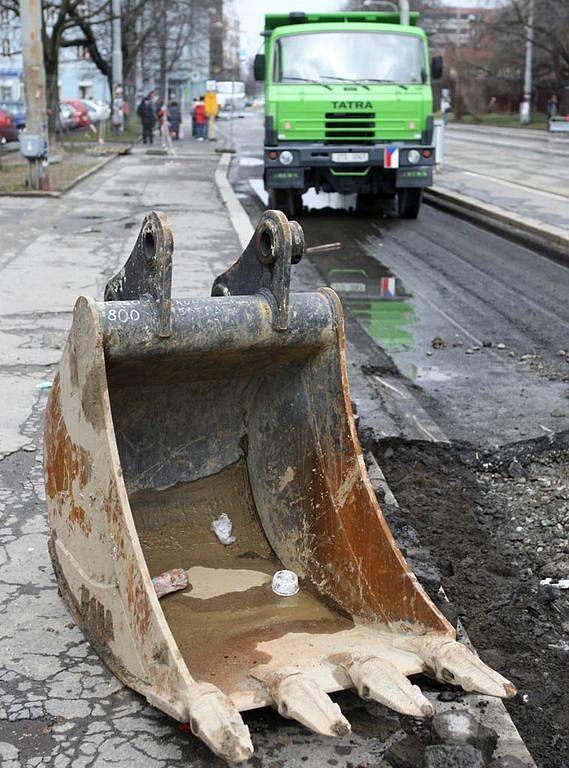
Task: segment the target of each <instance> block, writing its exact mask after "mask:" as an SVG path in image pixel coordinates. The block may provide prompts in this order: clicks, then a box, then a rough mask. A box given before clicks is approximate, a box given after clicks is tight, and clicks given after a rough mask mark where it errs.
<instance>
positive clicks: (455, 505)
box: [373, 433, 569, 768]
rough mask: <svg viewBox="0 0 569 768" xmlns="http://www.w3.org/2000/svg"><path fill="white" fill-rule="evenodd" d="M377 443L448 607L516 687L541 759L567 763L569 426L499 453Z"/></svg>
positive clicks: (406, 532)
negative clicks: (446, 598) (426, 545)
mask: <svg viewBox="0 0 569 768" xmlns="http://www.w3.org/2000/svg"><path fill="white" fill-rule="evenodd" d="M373 451H374V454H375V456H376V458H377V460H378V462H379V464H380V466H381V467H382V468H383V470H384V472H385V475H386V478H387V481H388V483H389V485H390V486H391V489H392V490H393V492H394V494H395V496H396V497H397V499H398V501H399V503H400V505H401V510H400V511H398V512H396V511H394V510H389V517H390V524H392V525H393V526H394V529H395V531H394V532H395V534H396V536H397V537H398V540H399V542H400V544H401V546H402V548H403V550H404V551H405V553H406V555H407V557H408V558H409V559H410V560H411V562H412V564H413V566H414V567H417V565H416V562H415V560H418V565H419V567H418V568H417V572H418V573H417V575H418V576H419V578H420V579H422V580H423V583H424V585H425V587H426V588H427V589H428V590H429V592H430V593H431V595H432V596H433V597H436V593H437V590H438V580H439V579H438V578H437V577H438V576H439V574H438V573H437V571H440V578H441V583H442V586H443V587H444V590H445V592H446V593H447V595H448V597H449V598H450V600H451V605H450V606H448V609H447V611H445V612H446V613H447V614H448V615H449V618H451V620H452V619H453V618H456V617H458V618H460V620H461V621H462V622H463V623H464V625H465V626H466V628H467V631H468V633H469V635H470V638H471V640H472V641H473V643H474V644H475V646H476V648H477V649H478V651H479V653H480V655H481V657H482V658H483V659H484V660H485V661H486V662H487V663H488V664H490V665H491V666H493V667H494V668H495V669H497V670H498V671H500V672H502V673H503V674H504V675H506V676H507V677H508V678H510V679H511V680H512V681H513V682H514V683H515V684H516V686H517V687H518V690H519V695H518V696H517V697H516V698H515V699H514V700H512V701H510V702H508V703H507V706H508V709H509V710H510V713H511V715H512V717H513V719H514V722H515V723H516V725H517V727H518V729H519V730H520V732H521V734H522V736H523V738H524V741H525V742H526V744H527V745H528V748H529V749H530V751H531V753H532V755H533V756H534V758H535V760H536V762H537V764H538V765H539V766H540V768H568V766H569V589H564V588H563V586H564V584H563V582H562V581H561V583H560V580H562V579H569V542H568V538H569V433H560V434H558V435H556V436H551V437H549V438H543V439H538V440H532V441H527V442H523V443H516V444H513V445H509V446H506V447H504V448H501V449H500V450H498V451H495V452H483V451H480V450H477V448H476V447H475V446H471V445H464V444H462V445H456V444H455V445H450V446H449V445H442V444H434V443H417V442H414V443H409V442H405V441H402V440H388V441H382V442H380V443H376V444H375V445H374V446H373ZM422 542H428V544H429V547H430V551H429V550H425V549H424V548H423V547H421V546H420V544H421V543H422ZM546 579H551V582H549V583H545V584H542V583H541V582H543V581H545V580H546Z"/></svg>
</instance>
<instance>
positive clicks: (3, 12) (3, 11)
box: [0, 8, 10, 24]
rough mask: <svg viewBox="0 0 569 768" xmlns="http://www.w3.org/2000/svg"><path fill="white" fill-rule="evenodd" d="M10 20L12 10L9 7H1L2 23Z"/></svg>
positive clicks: (0, 21)
mask: <svg viewBox="0 0 569 768" xmlns="http://www.w3.org/2000/svg"><path fill="white" fill-rule="evenodd" d="M9 21H10V11H9V10H8V9H7V8H0V24H8V22H9Z"/></svg>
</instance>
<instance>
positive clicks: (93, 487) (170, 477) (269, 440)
mask: <svg viewBox="0 0 569 768" xmlns="http://www.w3.org/2000/svg"><path fill="white" fill-rule="evenodd" d="M303 250H304V240H303V233H302V230H301V228H300V226H299V225H298V224H297V223H295V222H289V221H288V220H287V218H286V217H285V216H284V214H282V213H279V212H277V211H268V212H266V213H265V214H264V215H263V216H262V218H261V220H260V222H259V224H258V226H257V228H256V231H255V234H254V236H253V238H252V239H251V242H250V243H249V245H248V246H247V248H246V249H245V251H244V252H243V254H242V256H241V257H240V258H239V259H238V260H237V261H236V262H235V263H234V264H233V266H231V267H230V268H229V269H228V270H227V271H226V272H225V273H224V274H222V275H220V276H219V277H218V278H217V279H216V280H215V282H214V285H213V289H212V295H211V296H210V297H203V298H191V299H174V300H172V299H171V296H170V288H171V275H172V253H173V239H172V234H171V231H170V227H169V225H168V221H167V219H166V216H164V215H163V214H160V213H151V214H149V215H148V216H147V217H146V218H145V220H144V223H143V226H142V229H141V232H140V234H139V236H138V239H137V242H136V244H135V247H134V250H133V251H132V253H131V255H130V257H129V259H128V261H127V262H126V264H125V266H124V268H123V269H122V270H121V271H120V272H119V273H118V274H117V275H116V276H115V277H114V278H113V279H112V280H110V282H109V283H108V285H107V287H106V290H105V296H104V301H95V300H93V299H91V298H86V297H80V298H79V299H78V300H77V303H76V305H75V309H74V315H73V324H72V328H71V331H70V334H69V339H68V341H67V344H66V347H65V350H64V353H63V357H62V360H61V363H60V366H59V371H58V374H57V376H56V378H55V381H54V384H53V387H52V390H51V394H50V398H49V402H48V406H47V413H46V429H45V477H46V496H47V505H48V510H49V519H50V525H51V538H50V551H51V557H52V560H53V565H54V569H55V572H56V574H57V578H58V581H59V586H60V589H61V593H62V595H63V597H64V598H65V600H66V602H67V604H68V606H69V609H70V610H71V612H72V614H73V616H74V618H75V620H76V621H77V623H78V624H79V625H80V627H81V628H82V630H83V632H84V633H85V635H86V636H87V638H88V640H89V641H90V643H91V644H92V645H93V647H94V648H95V650H96V651H97V653H98V654H99V655H100V656H101V658H102V659H103V661H104V662H105V663H106V664H107V665H108V666H109V667H110V669H111V670H112V671H113V672H114V673H115V675H116V676H117V677H118V678H119V679H120V680H122V681H123V682H124V683H125V684H126V685H128V686H129V687H131V688H133V689H134V690H136V691H139V692H140V693H141V694H143V695H144V696H145V697H146V698H147V700H148V701H149V702H150V703H151V704H152V705H154V706H156V707H158V708H159V709H161V710H163V711H164V712H166V713H167V714H168V715H170V716H171V717H173V718H175V719H176V720H178V721H180V722H182V723H189V724H190V726H191V730H192V731H193V733H194V734H195V735H196V736H198V737H199V738H201V739H203V741H204V742H205V743H206V744H207V745H208V746H209V747H210V748H211V749H212V750H213V751H214V752H215V753H217V754H218V755H221V756H222V757H223V758H225V759H226V760H228V761H235V762H238V761H242V760H246V759H247V758H249V757H250V756H251V754H252V752H253V745H252V743H251V738H250V735H249V730H248V728H247V726H246V725H245V724H244V722H243V719H242V717H241V714H240V711H243V710H249V709H252V708H255V707H264V706H273V707H275V708H276V709H277V710H278V711H279V712H280V713H281V715H283V716H284V717H288V718H294V719H296V720H297V721H299V722H300V723H303V724H304V725H305V726H306V727H307V728H310V729H312V730H313V731H316V732H317V733H320V734H326V735H328V736H331V737H342V736H345V735H346V734H348V733H349V731H350V724H349V722H348V720H346V718H345V717H344V716H343V715H342V713H341V711H340V709H339V707H338V705H337V704H336V703H334V702H333V700H332V699H331V698H330V697H329V695H328V694H329V693H330V692H333V691H338V690H341V689H346V688H351V689H354V690H355V691H356V692H357V693H358V694H359V695H360V696H361V697H363V698H364V699H373V700H375V701H378V702H381V703H382V704H384V705H386V706H388V707H391V708H393V709H394V710H397V711H398V712H402V713H406V714H409V715H412V716H413V717H427V716H429V715H430V714H431V713H432V706H431V704H430V703H429V700H428V699H427V698H426V697H425V696H423V694H422V693H421V691H420V689H419V688H418V687H417V686H416V685H413V684H412V683H411V682H410V681H409V679H408V677H409V675H412V674H415V673H420V672H423V673H427V674H429V675H431V676H432V677H434V678H437V679H438V680H441V681H444V682H445V683H454V684H456V685H458V686H462V687H463V688H464V689H465V690H467V691H478V692H482V693H485V694H489V695H492V696H503V697H507V696H511V695H513V694H514V693H515V690H514V687H513V686H512V684H511V683H510V682H508V681H507V680H506V679H504V678H503V677H501V676H500V675H499V674H498V673H496V672H494V671H493V670H491V669H490V668H489V667H487V666H486V665H485V664H483V663H482V661H480V659H479V658H478V657H477V656H476V655H475V654H474V653H472V652H471V651H469V650H468V649H467V648H466V647H465V646H464V645H461V644H460V643H458V642H456V641H455V633H454V630H453V628H452V626H451V625H450V624H449V623H448V622H447V621H446V619H445V618H444V617H443V615H442V614H441V613H440V612H439V611H438V609H437V608H436V607H435V605H434V604H433V603H432V602H431V600H430V599H429V597H428V596H427V594H426V593H425V592H424V591H423V589H422V588H421V586H420V585H419V583H418V582H417V579H416V578H415V576H414V575H413V573H412V572H411V570H410V569H409V567H408V565H407V564H406V563H405V560H404V559H403V557H402V555H401V553H400V552H399V550H398V548H397V546H396V545H395V542H394V540H393V537H392V535H391V533H390V531H389V528H388V526H387V524H386V522H385V520H384V518H383V516H382V513H381V510H380V508H379V506H378V503H377V500H376V498H375V495H374V492H373V490H372V487H371V485H370V481H369V479H368V476H367V473H366V469H365V465H364V462H363V459H362V454H361V449H360V446H359V443H358V438H357V434H356V429H355V426H354V419H353V415H352V408H351V403H350V396H349V391H348V381H347V377H346V366H345V359H344V325H343V318H342V307H341V304H340V301H339V299H338V297H337V296H336V294H335V293H334V292H333V291H332V290H330V289H328V288H324V289H322V290H319V291H316V292H313V293H308V292H306V293H291V292H290V290H289V285H290V272H291V265H292V264H294V263H296V262H297V261H298V260H299V259H300V258H301V257H302V254H303ZM283 570H284V571H289V572H292V573H285V574H284V577H283V574H281V573H278V572H280V571H283ZM158 577H160V578H158ZM287 577H288V586H287ZM153 579H154V581H153ZM297 579H298V585H299V586H298V588H297V581H296V580H297ZM280 581H281V582H282V583H280ZM164 582H167V586H168V588H176V587H180V586H181V587H182V588H181V589H178V591H174V592H171V593H170V594H167V595H166V596H165V597H163V598H162V599H159V591H160V590H158V584H159V583H160V584H162V586H164ZM170 582H172V583H173V585H174V586H172V584H171V583H170ZM279 583H280V586H279ZM166 591H167V590H166Z"/></svg>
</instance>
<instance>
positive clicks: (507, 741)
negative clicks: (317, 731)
mask: <svg viewBox="0 0 569 768" xmlns="http://www.w3.org/2000/svg"><path fill="white" fill-rule="evenodd" d="M231 159H232V156H231V154H229V153H227V152H224V153H222V155H221V157H220V159H219V163H218V165H217V168H216V171H215V182H216V185H217V187H218V190H219V193H220V196H221V198H222V200H223V202H224V204H225V206H226V208H227V211H228V214H229V219H230V221H231V224H232V226H233V228H234V230H235V232H236V234H237V237H238V238H239V242H240V243H241V246H242V247H243V248H245V247H246V245H247V244H248V242H249V240H250V239H251V237H252V235H253V232H254V227H253V225H252V224H251V221H250V219H249V216H248V214H247V212H246V210H245V208H244V207H243V205H242V204H241V202H240V200H239V198H238V197H237V195H236V194H235V191H234V189H233V187H232V185H231V183H230V181H229V170H230V165H231ZM399 388H401V383H399ZM398 394H399V397H398V398H397V400H399V399H402V402H403V403H404V404H405V405H403V409H404V410H407V409H408V408H409V402H410V401H411V400H412V401H413V403H414V409H413V410H414V411H415V413H416V412H421V413H424V415H425V419H426V420H428V421H429V422H431V421H432V420H431V419H430V417H429V416H428V415H427V413H426V411H424V409H423V407H422V406H421V405H420V403H419V402H418V401H417V400H416V398H415V397H414V396H413V395H412V394H411V392H410V391H409V390H408V389H407V390H406V391H405V392H399V393H398ZM397 400H396V401H395V402H397ZM360 419H361V422H362V426H363V427H364V428H365V427H366V426H367V425H366V424H365V421H366V419H365V415H364V414H361V415H360ZM427 439H429V438H428V437H427ZM430 440H431V441H432V442H438V441H442V442H450V441H449V440H448V438H447V437H446V435H444V433H443V432H442V430H440V429H439V428H438V427H437V432H436V438H435V436H434V435H431V436H430ZM368 457H369V470H368V471H369V475H370V481H371V483H372V486H373V487H374V488H378V487H379V488H380V489H381V490H382V491H383V494H384V499H385V503H386V504H389V505H393V506H396V507H399V503H398V501H397V499H396V497H395V495H394V494H393V492H392V490H391V488H390V487H389V484H388V482H387V480H386V478H385V475H384V474H383V472H382V470H381V468H380V466H379V464H378V463H377V461H376V459H375V457H374V456H373V454H372V453H371V452H370V453H369V454H368ZM459 639H460V640H461V642H463V643H466V644H467V645H468V646H469V647H470V648H471V649H472V650H474V649H473V647H472V644H471V643H470V640H469V638H468V635H467V633H466V630H465V629H464V626H463V625H461V627H460V638H459ZM429 698H430V699H431V703H432V704H433V706H434V707H435V709H436V712H442V711H447V710H449V709H451V708H453V707H456V708H458V709H459V710H462V711H464V710H466V711H469V712H470V713H471V714H472V715H473V716H474V717H476V719H477V720H478V721H480V722H482V723H483V724H484V725H486V726H489V727H492V728H494V730H495V731H496V732H497V733H498V736H499V741H498V746H497V748H496V753H495V755H494V758H496V757H501V756H505V755H511V756H514V757H517V758H518V760H520V762H521V763H522V764H523V765H525V766H526V767H527V768H536V764H535V762H534V760H533V758H532V756H531V755H530V753H529V751H528V749H527V747H526V745H525V744H524V741H523V739H522V737H521V736H520V733H519V731H518V730H517V728H516V726H515V725H514V722H513V720H512V718H511V717H510V715H509V713H508V710H507V709H506V707H505V706H504V703H503V701H502V700H501V699H496V698H492V697H490V696H478V695H475V694H469V695H467V696H465V697H464V699H463V700H462V701H461V702H453V704H448V703H444V702H439V701H438V700H437V697H436V694H431V695H430V696H429ZM481 702H483V706H482V707H481V706H480V705H481Z"/></svg>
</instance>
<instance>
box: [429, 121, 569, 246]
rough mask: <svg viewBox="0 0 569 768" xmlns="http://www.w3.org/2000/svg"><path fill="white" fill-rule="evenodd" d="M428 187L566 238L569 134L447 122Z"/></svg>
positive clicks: (515, 222)
mask: <svg viewBox="0 0 569 768" xmlns="http://www.w3.org/2000/svg"><path fill="white" fill-rule="evenodd" d="M444 146H445V150H444V164H443V169H442V171H441V172H440V173H437V174H436V175H435V179H434V191H435V193H436V194H437V195H439V196H440V197H443V198H444V197H445V196H448V197H449V200H452V199H453V198H454V199H456V201H457V202H458V203H459V204H460V203H461V201H463V202H464V203H465V204H466V207H468V205H470V207H472V208H475V207H476V204H478V207H479V208H480V210H481V211H482V212H483V211H484V210H485V209H487V211H488V212H489V213H495V214H496V215H497V217H498V218H499V217H500V215H501V216H502V217H503V218H504V220H505V221H506V222H507V221H508V220H511V222H512V224H513V225H514V226H517V225H520V224H521V223H522V222H526V223H527V225H528V226H529V227H531V228H534V229H535V230H536V232H539V231H540V230H541V231H542V232H543V231H544V230H545V231H546V234H547V233H550V234H551V237H552V238H553V239H556V238H558V239H559V240H560V241H561V242H563V241H564V240H565V239H566V240H567V243H568V244H569V140H568V139H558V138H552V137H550V136H549V135H548V134H546V133H545V132H532V131H527V130H526V131H524V130H516V129H511V130H510V131H507V130H505V129H502V128H501V129H494V128H490V127H482V126H462V125H456V124H449V125H448V126H447V127H446V129H445V139H444Z"/></svg>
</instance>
